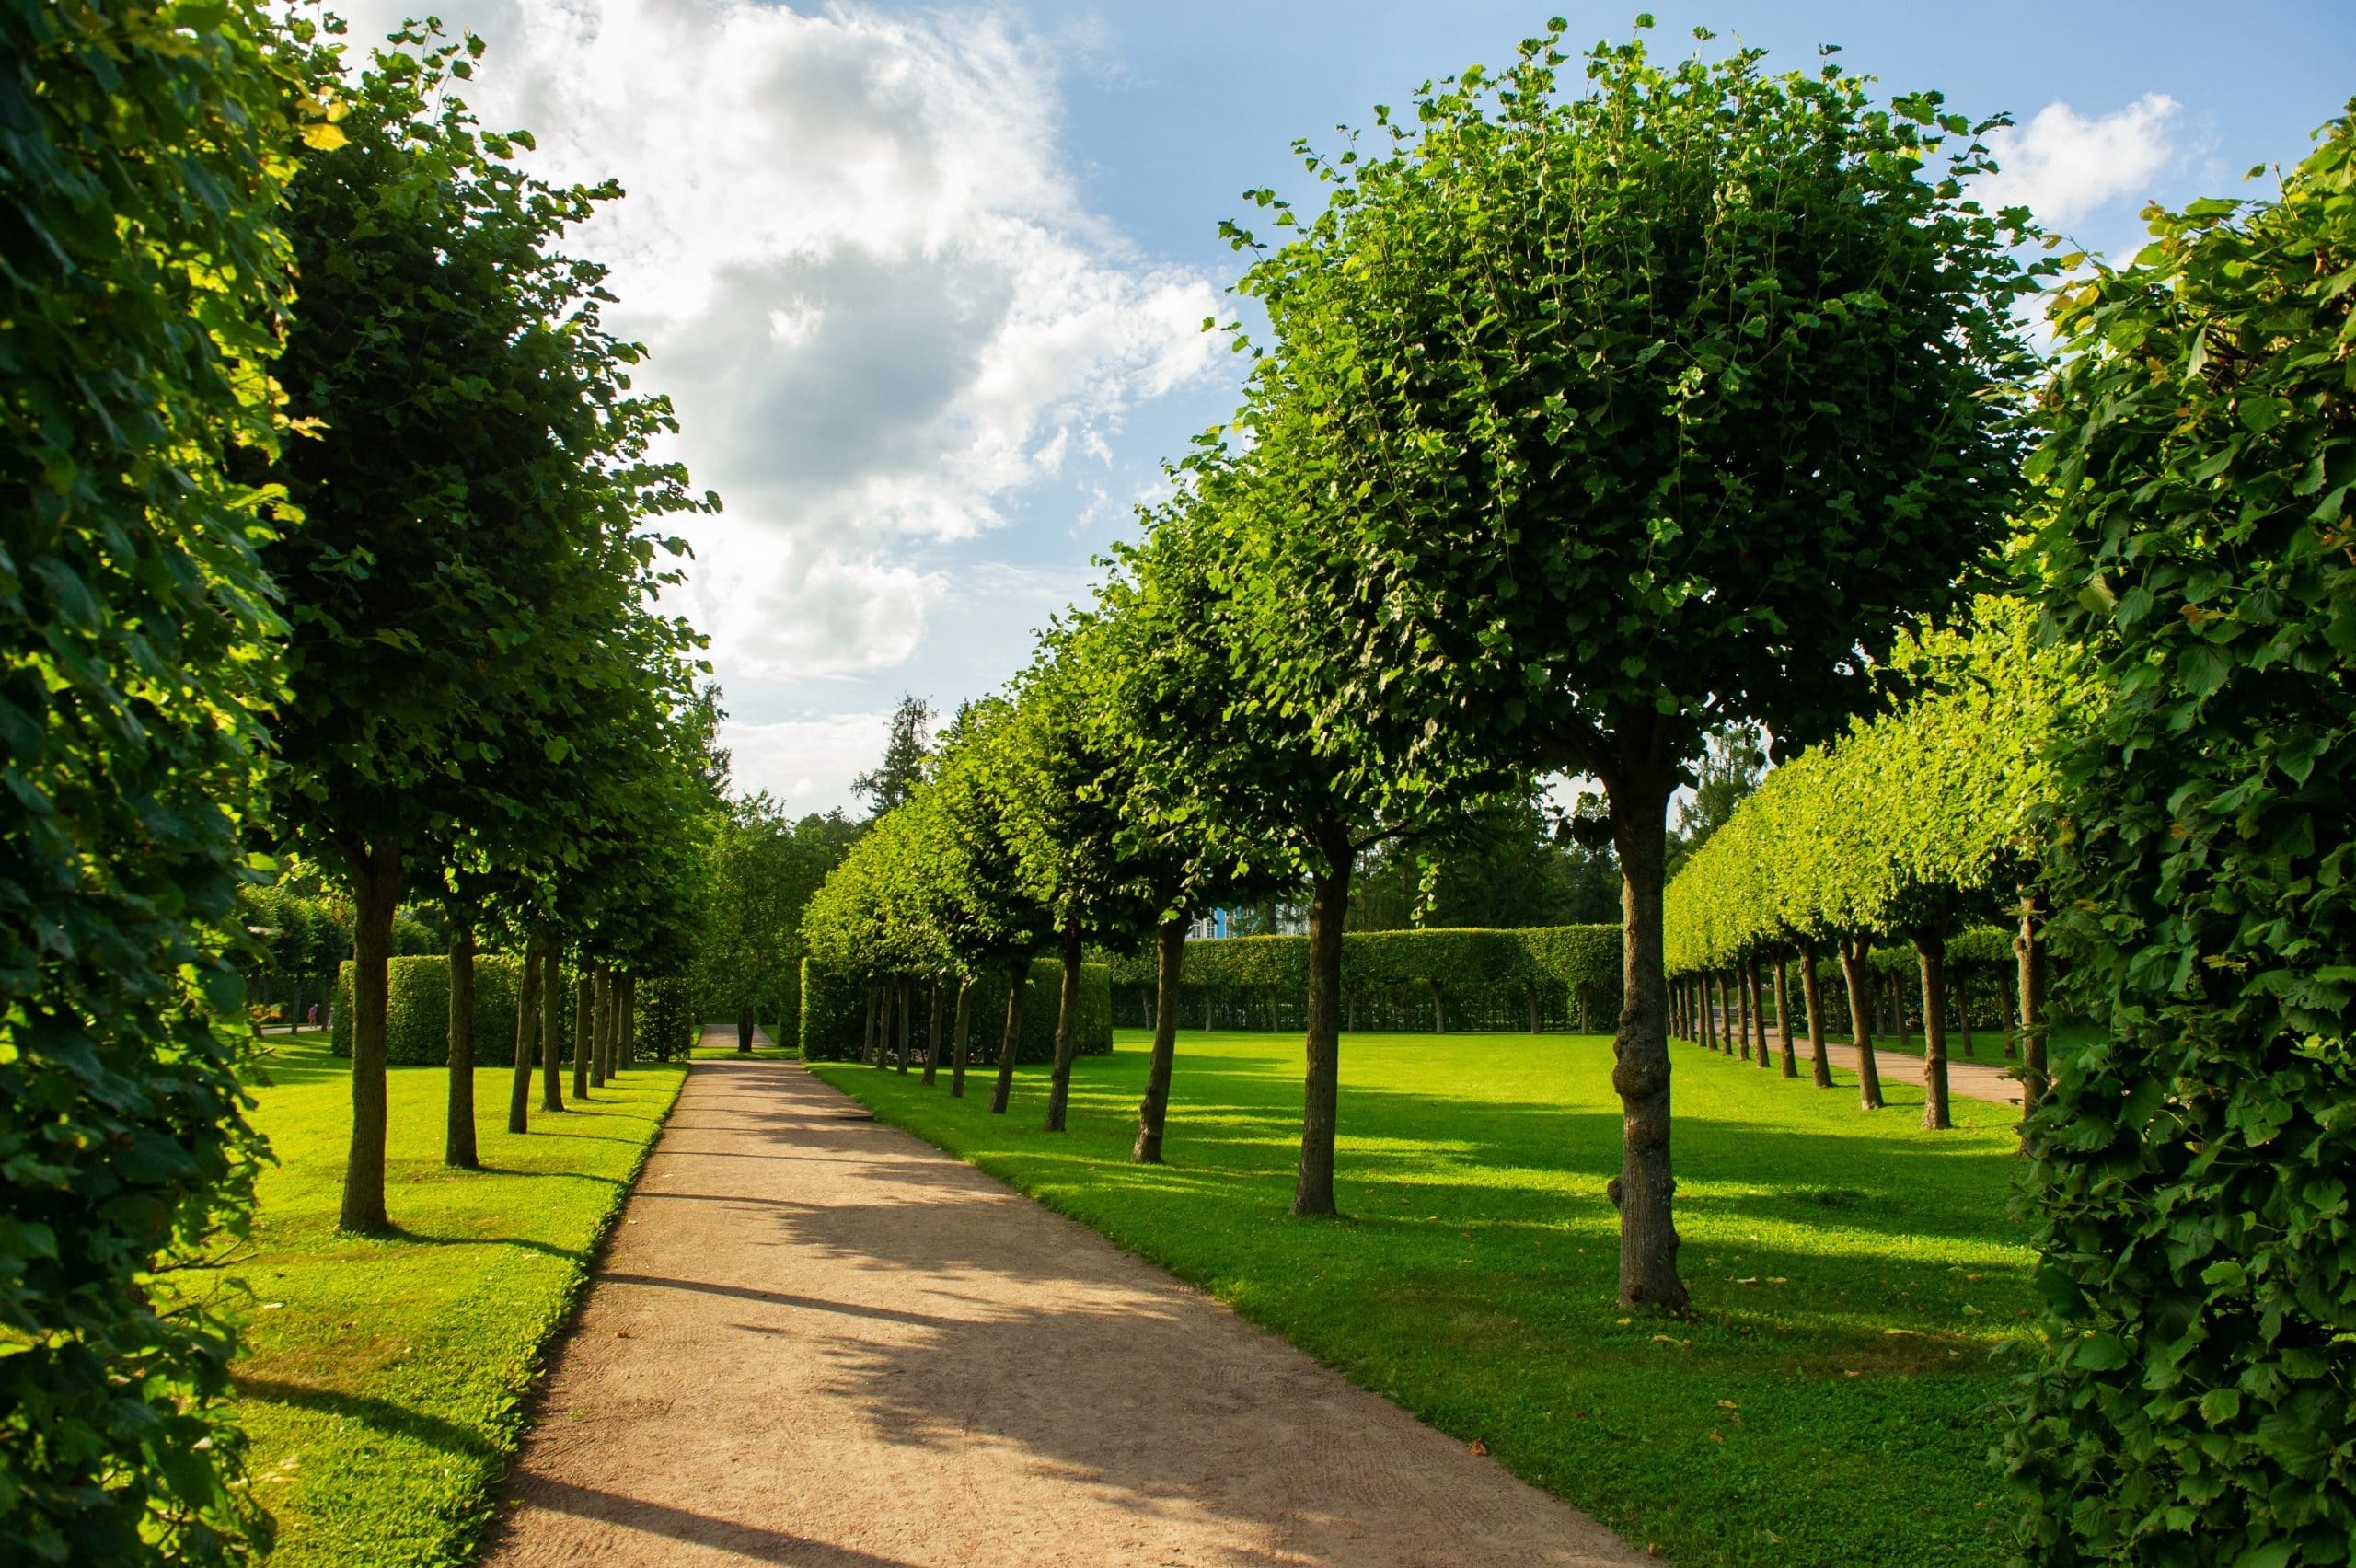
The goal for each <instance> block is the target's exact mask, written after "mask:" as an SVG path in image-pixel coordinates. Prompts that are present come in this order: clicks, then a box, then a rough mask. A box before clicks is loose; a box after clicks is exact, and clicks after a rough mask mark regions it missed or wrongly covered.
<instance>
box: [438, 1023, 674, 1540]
mask: <svg viewBox="0 0 2356 1568" xmlns="http://www.w3.org/2000/svg"><path fill="white" fill-rule="evenodd" d="M683 1066H686V1068H687V1071H685V1072H683V1073H681V1074H680V1075H679V1077H678V1080H677V1081H676V1082H675V1083H674V1084H672V1086H671V1097H670V1098H669V1099H668V1100H665V1101H664V1102H663V1107H662V1110H661V1111H660V1112H659V1113H657V1114H656V1116H655V1118H654V1131H653V1133H651V1134H649V1135H648V1136H647V1139H646V1142H645V1144H644V1145H643V1146H641V1147H640V1149H639V1151H638V1159H636V1160H635V1161H633V1162H632V1163H631V1165H630V1168H629V1174H628V1175H626V1176H624V1177H622V1178H621V1180H620V1181H619V1182H618V1183H617V1184H616V1185H615V1187H614V1189H613V1195H612V1197H611V1198H610V1199H609V1200H608V1202H607V1204H606V1212H605V1213H603V1214H601V1215H599V1216H597V1221H596V1224H595V1226H594V1227H593V1228H591V1230H590V1233H589V1244H588V1245H587V1246H586V1247H585V1248H583V1250H582V1254H581V1260H580V1262H576V1263H575V1264H573V1270H572V1278H571V1279H569V1280H567V1281H566V1282H565V1286H564V1294H563V1297H562V1298H561V1302H560V1306H559V1307H558V1309H557V1310H556V1312H555V1313H554V1314H553V1315H552V1316H551V1317H550V1318H549V1327H548V1332H546V1333H544V1334H542V1335H541V1336H540V1340H539V1343H537V1344H535V1345H534V1346H532V1348H531V1351H530V1352H529V1354H527V1355H525V1358H524V1388H523V1391H522V1392H521V1393H519V1394H517V1395H516V1397H515V1402H514V1405H513V1406H512V1407H511V1408H512V1410H513V1412H514V1421H513V1422H511V1423H510V1424H508V1428H507V1431H506V1433H505V1434H504V1435H503V1437H502V1441H501V1444H500V1447H501V1449H502V1452H501V1453H500V1455H499V1470H498V1473H496V1474H495V1475H487V1476H485V1477H484V1479H483V1488H482V1492H481V1493H480V1494H479V1496H478V1497H476V1498H475V1500H474V1501H472V1502H471V1503H469V1504H468V1505H467V1508H466V1511H465V1512H464V1513H463V1514H461V1515H460V1516H458V1518H457V1520H456V1528H454V1529H453V1530H452V1531H451V1533H450V1534H449V1536H447V1537H446V1538H445V1543H446V1545H447V1546H448V1547H449V1549H450V1553H451V1555H450V1558H449V1561H451V1562H461V1563H471V1562H479V1561H481V1559H482V1555H483V1551H484V1549H485V1548H487V1547H488V1546H489V1545H490V1544H491V1537H492V1535H493V1534H494V1533H495V1532H496V1530H497V1529H498V1527H499V1505H500V1504H501V1503H502V1502H503V1501H504V1500H505V1499H506V1496H507V1490H508V1486H509V1484H510V1483H511V1482H514V1479H515V1461H516V1459H517V1458H520V1457H521V1456H522V1455H523V1452H524V1442H525V1438H527V1437H529V1436H531V1435H532V1433H533V1431H534V1429H535V1428H537V1426H538V1425H539V1424H540V1417H541V1415H542V1413H543V1411H542V1408H541V1407H542V1404H543V1401H545V1400H546V1398H547V1395H548V1385H549V1370H550V1369H551V1368H552V1367H553V1366H555V1364H556V1356H557V1354H558V1352H559V1351H560V1350H561V1349H562V1348H563V1347H564V1346H565V1345H567V1344H569V1343H572V1335H573V1332H574V1331H575V1330H577V1329H578V1328H579V1327H580V1326H581V1309H582V1308H583V1306H585V1305H586V1304H587V1303H588V1300H589V1286H591V1285H592V1284H593V1283H595V1279H596V1277H597V1271H598V1270H599V1269H601V1268H603V1267H604V1266H605V1262H606V1249H607V1248H608V1247H609V1246H610V1245H611V1244H612V1242H613V1239H614V1232H615V1231H616V1230H618V1229H619V1228H621V1217H622V1210H623V1209H625V1208H628V1207H629V1200H630V1198H631V1197H632V1196H633V1195H634V1194H635V1193H637V1191H638V1179H639V1178H640V1177H641V1176H642V1175H644V1174H645V1173H646V1164H647V1161H649V1160H651V1159H653V1158H654V1148H655V1146H656V1145H657V1144H660V1143H661V1142H662V1141H663V1135H664V1133H665V1132H668V1131H669V1130H670V1126H671V1113H673V1112H674V1111H676V1110H677V1109H678V1105H679V1097H680V1095H682V1094H683V1093H685V1092H686V1091H687V1079H688V1078H691V1077H693V1076H694V1074H695V1070H696V1061H695V1058H694V1056H692V1055H690V1056H689V1057H688V1058H687V1061H686V1062H685V1063H684V1064H683Z"/></svg>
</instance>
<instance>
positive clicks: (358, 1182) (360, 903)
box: [338, 844, 401, 1231]
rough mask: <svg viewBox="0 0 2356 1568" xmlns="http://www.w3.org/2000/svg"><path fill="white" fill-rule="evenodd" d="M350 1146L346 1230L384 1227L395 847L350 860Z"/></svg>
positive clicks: (397, 889) (397, 892)
mask: <svg viewBox="0 0 2356 1568" xmlns="http://www.w3.org/2000/svg"><path fill="white" fill-rule="evenodd" d="M351 859H352V1146H351V1149H350V1152H349V1153H348V1154H347V1155H346V1157H345V1159H344V1165H343V1209H342V1213H341V1216H340V1217H339V1220H338V1223H339V1224H341V1226H342V1227H343V1228H344V1229H346V1230H360V1231H370V1230H384V1229H387V1228H389V1226H388V1222H387V1219H386V1218H385V1007H386V998H387V988H388V986H390V984H391V978H392V976H391V972H390V971H389V970H388V969H387V963H388V961H389V960H390V959H391V957H392V953H393V913H394V911H395V910H396V909H398V907H399V906H400V901H401V851H400V846H398V844H379V845H375V846H372V847H367V848H364V849H361V850H357V851H355V852H354V853H353V854H352V857H351Z"/></svg>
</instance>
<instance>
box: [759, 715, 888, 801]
mask: <svg viewBox="0 0 2356 1568" xmlns="http://www.w3.org/2000/svg"><path fill="white" fill-rule="evenodd" d="M891 729H892V713H891V710H890V709H879V710H877V711H875V712H872V713H865V712H862V713H829V714H825V715H822V716H820V717H817V718H812V719H786V720H780V721H776V722H773V723H767V724H741V723H738V722H736V721H733V720H731V721H728V722H726V723H723V724H722V725H721V727H720V744H722V745H723V746H726V747H727V748H728V750H729V753H730V759H731V769H730V771H731V773H732V774H733V777H734V778H735V781H736V784H737V786H738V788H740V789H742V790H748V791H749V790H764V789H765V790H768V792H769V793H770V794H772V795H774V796H776V797H777V798H778V799H779V800H780V801H783V802H784V803H785V804H786V806H787V807H788V808H790V809H791V810H793V811H795V812H796V813H801V812H824V811H827V810H831V809H833V808H834V807H837V806H840V805H844V804H845V803H846V802H848V801H849V799H850V781H851V780H852V779H853V778H858V777H859V776H860V774H862V773H865V772H866V771H868V770H869V769H870V768H872V767H874V766H875V765H876V763H877V762H879V761H881V760H882V758H883V747H884V744H885V743H886V742H887V741H889V740H890V739H891ZM854 809H855V808H854Z"/></svg>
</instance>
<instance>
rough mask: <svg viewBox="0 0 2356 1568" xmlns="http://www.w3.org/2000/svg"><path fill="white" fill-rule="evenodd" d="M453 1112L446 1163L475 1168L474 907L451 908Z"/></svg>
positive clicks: (478, 1161)
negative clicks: (472, 909) (470, 908)
mask: <svg viewBox="0 0 2356 1568" xmlns="http://www.w3.org/2000/svg"><path fill="white" fill-rule="evenodd" d="M448 913H449V917H450V1115H449V1124H448V1126H447V1128H446V1130H445V1132H444V1133H443V1135H442V1163H443V1164H445V1165H451V1166H456V1168H457V1169H459V1170H476V1169H478V1168H479V1166H480V1165H481V1163H482V1160H481V1158H480V1157H479V1155H478V1154H477V1152H476V1150H475V922H474V914H473V912H472V911H471V910H467V909H457V908H451V909H449V911H448Z"/></svg>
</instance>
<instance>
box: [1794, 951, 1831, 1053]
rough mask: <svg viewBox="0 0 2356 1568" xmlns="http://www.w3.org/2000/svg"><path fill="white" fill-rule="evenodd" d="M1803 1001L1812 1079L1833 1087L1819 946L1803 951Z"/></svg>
mask: <svg viewBox="0 0 2356 1568" xmlns="http://www.w3.org/2000/svg"><path fill="white" fill-rule="evenodd" d="M1800 1001H1801V1002H1802V1004H1803V1005H1805V1006H1806V1007H1807V1055H1808V1062H1809V1072H1810V1074H1811V1078H1812V1081H1813V1082H1814V1083H1815V1085H1816V1087H1817V1088H1819V1089H1831V1087H1832V1059H1831V1055H1829V1054H1828V1053H1827V1052H1826V1050H1825V1048H1824V980H1823V977H1822V976H1820V975H1819V974H1817V972H1816V946H1815V944H1814V943H1810V944H1809V945H1808V946H1807V947H1805V948H1802V949H1801V950H1800Z"/></svg>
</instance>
